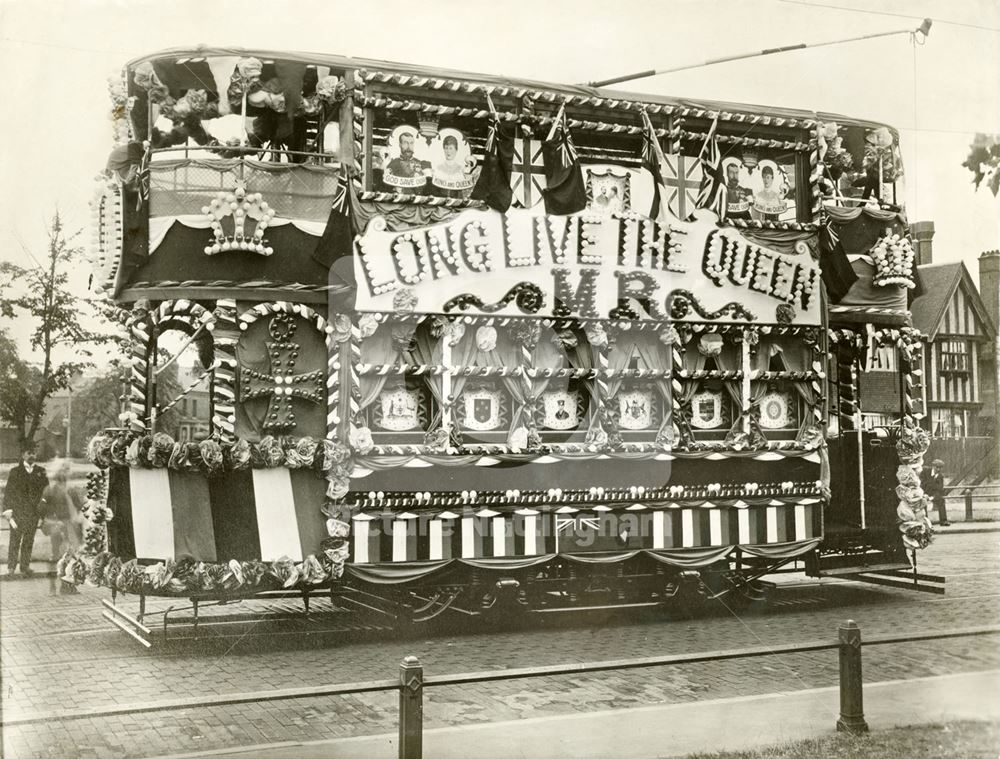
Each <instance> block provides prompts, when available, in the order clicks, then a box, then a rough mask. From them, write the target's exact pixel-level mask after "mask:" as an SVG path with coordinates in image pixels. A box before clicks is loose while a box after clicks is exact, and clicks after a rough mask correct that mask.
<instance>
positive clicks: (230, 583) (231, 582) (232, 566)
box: [222, 559, 245, 590]
mask: <svg viewBox="0 0 1000 759" xmlns="http://www.w3.org/2000/svg"><path fill="white" fill-rule="evenodd" d="M224 567H225V569H224V571H223V573H222V588H223V589H225V590H236V589H237V588H240V587H242V586H243V583H244V582H245V580H244V575H243V565H242V564H240V563H239V561H237V560H236V559H230V560H229V562H228V563H227V564H225V565H224Z"/></svg>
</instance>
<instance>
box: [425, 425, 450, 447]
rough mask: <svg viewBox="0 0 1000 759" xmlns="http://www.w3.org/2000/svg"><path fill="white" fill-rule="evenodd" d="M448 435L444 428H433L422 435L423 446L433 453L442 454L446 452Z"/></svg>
mask: <svg viewBox="0 0 1000 759" xmlns="http://www.w3.org/2000/svg"><path fill="white" fill-rule="evenodd" d="M448 442H449V435H448V430H446V429H445V428H444V427H435V428H434V429H432V430H428V431H427V433H426V434H425V435H424V445H425V446H427V447H428V448H430V449H431V450H432V451H433V452H435V453H444V452H446V451H447V450H448Z"/></svg>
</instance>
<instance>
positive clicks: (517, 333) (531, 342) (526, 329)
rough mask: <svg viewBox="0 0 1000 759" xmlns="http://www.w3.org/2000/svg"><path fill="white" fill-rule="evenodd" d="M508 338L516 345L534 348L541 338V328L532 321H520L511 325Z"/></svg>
mask: <svg viewBox="0 0 1000 759" xmlns="http://www.w3.org/2000/svg"><path fill="white" fill-rule="evenodd" d="M510 336H511V339H513V340H514V342H516V343H517V344H518V345H523V346H525V347H526V348H534V347H535V346H536V345H538V340H539V338H541V336H542V327H541V325H540V324H539V323H538V322H537V321H535V320H533V319H521V320H520V321H516V322H514V323H513V324H511V326H510Z"/></svg>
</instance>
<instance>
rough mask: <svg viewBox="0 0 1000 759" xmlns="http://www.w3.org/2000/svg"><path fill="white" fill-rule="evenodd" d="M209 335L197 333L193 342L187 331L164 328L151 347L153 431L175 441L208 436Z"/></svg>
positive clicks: (210, 348) (208, 333) (209, 398)
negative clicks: (155, 410)
mask: <svg viewBox="0 0 1000 759" xmlns="http://www.w3.org/2000/svg"><path fill="white" fill-rule="evenodd" d="M213 360H214V346H213V341H212V335H211V333H210V332H208V331H207V330H201V331H200V332H199V333H198V334H197V335H195V336H194V339H193V340H192V338H191V333H190V331H189V330H187V329H181V328H168V329H165V330H163V331H161V332H160V334H159V335H158V337H157V339H156V344H155V364H154V367H153V369H152V371H154V372H155V373H156V375H155V381H154V383H153V388H154V390H153V392H152V393H151V396H152V397H151V402H152V403H153V404H155V406H156V408H157V409H158V411H157V421H156V429H157V431H159V432H166V433H167V434H168V435H170V436H171V437H173V438H174V439H175V440H195V441H197V440H203V439H204V438H206V437H208V436H209V435H210V434H211V420H212V373H211V372H208V373H207V374H206V369H208V367H210V366H211V365H212V362H213Z"/></svg>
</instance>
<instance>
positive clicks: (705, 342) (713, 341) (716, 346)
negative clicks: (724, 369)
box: [698, 332, 722, 357]
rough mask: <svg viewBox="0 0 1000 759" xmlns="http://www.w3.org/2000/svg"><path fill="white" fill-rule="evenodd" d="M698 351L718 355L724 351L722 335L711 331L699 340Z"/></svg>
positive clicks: (704, 354) (702, 353) (705, 354)
mask: <svg viewBox="0 0 1000 759" xmlns="http://www.w3.org/2000/svg"><path fill="white" fill-rule="evenodd" d="M698 352H699V353H700V354H701V355H703V356H709V357H711V356H718V355H719V354H720V353H722V335H720V334H717V333H715V332H709V333H708V334H705V335H702V336H701V339H700V340H698Z"/></svg>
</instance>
